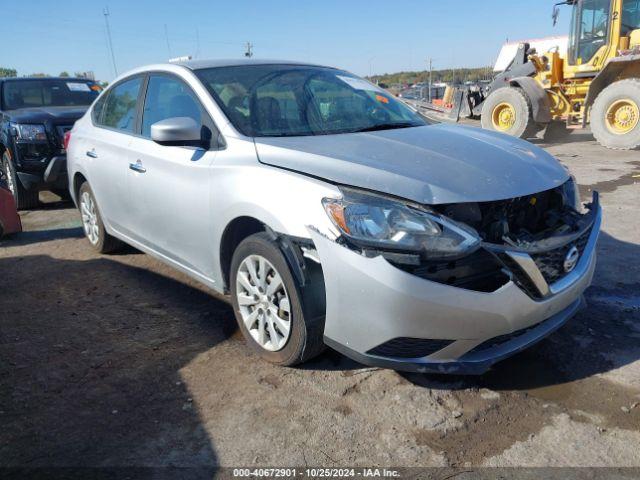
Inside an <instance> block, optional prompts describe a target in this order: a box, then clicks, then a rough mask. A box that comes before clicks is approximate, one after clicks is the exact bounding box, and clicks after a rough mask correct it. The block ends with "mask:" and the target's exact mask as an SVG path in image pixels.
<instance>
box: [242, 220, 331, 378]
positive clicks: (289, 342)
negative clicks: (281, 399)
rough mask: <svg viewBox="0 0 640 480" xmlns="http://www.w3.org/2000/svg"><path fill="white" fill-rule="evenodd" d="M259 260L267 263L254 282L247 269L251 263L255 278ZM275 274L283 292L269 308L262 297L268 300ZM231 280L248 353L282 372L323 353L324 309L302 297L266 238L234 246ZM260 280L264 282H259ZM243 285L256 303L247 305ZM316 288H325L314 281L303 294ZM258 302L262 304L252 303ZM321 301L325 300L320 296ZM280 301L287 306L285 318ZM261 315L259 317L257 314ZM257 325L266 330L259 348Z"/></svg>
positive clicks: (279, 254)
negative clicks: (286, 367) (278, 278)
mask: <svg viewBox="0 0 640 480" xmlns="http://www.w3.org/2000/svg"><path fill="white" fill-rule="evenodd" d="M260 258H262V259H264V260H265V261H266V263H265V264H264V265H265V266H266V268H263V269H262V275H257V277H258V278H256V276H255V275H251V274H250V272H251V270H250V269H248V268H247V265H248V264H249V263H252V264H253V265H254V267H255V270H254V271H255V272H257V273H259V272H260V267H259V262H260ZM265 270H266V274H267V275H266V277H265V275H264V273H265ZM274 272H277V274H279V277H280V279H281V280H282V288H279V289H278V290H276V293H275V296H274V297H275V298H274V299H273V300H272V301H271V302H269V300H267V299H266V298H264V295H265V294H269V289H268V287H269V286H270V285H274V286H275V285H277V284H276V283H275V282H276V280H275V279H276V278H277V277H276V276H275V275H274ZM230 277H231V278H230V287H231V301H232V303H233V309H234V312H235V315H236V320H237V321H238V325H239V327H240V331H241V332H242V335H243V336H244V338H245V340H246V342H247V343H248V345H249V347H250V348H251V350H253V351H254V352H255V353H257V354H258V355H259V356H260V357H262V358H263V359H265V360H267V361H268V362H271V363H275V364H277V365H282V366H292V365H296V364H298V363H302V362H305V361H307V360H309V359H311V358H313V357H315V356H316V355H318V354H319V353H321V352H322V350H323V349H324V342H323V340H322V336H323V333H324V305H322V306H321V307H320V308H319V307H318V305H317V304H316V302H314V300H313V295H308V294H307V295H305V294H303V292H302V291H301V288H300V286H299V285H298V282H296V281H295V280H294V276H293V274H292V273H291V269H290V267H289V264H288V262H287V260H286V258H285V256H284V255H283V253H282V251H281V249H280V247H279V245H278V244H277V243H276V242H275V241H274V240H272V239H271V237H270V236H269V234H267V233H266V232H260V233H256V234H254V235H251V236H249V237H247V238H246V239H244V240H243V241H242V242H241V243H240V245H238V247H237V248H236V250H235V252H234V254H233V259H232V260H231V275H230ZM269 278H271V281H270V282H269ZM261 279H263V282H261V281H260V280H261ZM247 280H248V281H249V285H250V286H251V287H253V290H251V291H253V292H254V295H255V296H254V297H253V298H252V299H251V300H250V301H251V302H254V303H253V304H252V305H248V304H247V303H248V301H249V300H248V299H249V295H247V294H248V293H249V292H250V290H249V289H248V288H246V286H247V284H246V281H247ZM260 285H262V286H261V287H260ZM265 286H266V287H267V288H266V289H265ZM258 288H262V291H261V292H258ZM315 288H324V283H322V286H317V285H314V282H313V281H312V282H311V284H310V285H307V287H305V290H307V289H315ZM316 291H317V290H316ZM258 296H263V298H262V299H261V300H258V301H257V302H256V299H257V298H258ZM322 296H323V298H324V295H322ZM241 299H242V305H241ZM284 299H288V301H289V305H288V308H289V312H288V314H287V312H286V309H287V306H286V304H285V301H284ZM260 309H262V312H263V313H262V314H260V313H259V312H260ZM256 312H257V313H256ZM252 315H254V317H252V318H250V317H251V316H252ZM274 315H278V318H277V319H276V318H275V317H274ZM245 319H247V320H245ZM287 322H288V327H289V328H288V333H286V334H285V329H284V328H282V327H283V326H286V325H287ZM260 324H262V325H263V326H264V330H263V333H262V343H261V337H260V335H261V334H260ZM271 325H274V327H273V328H274V330H272V329H271ZM272 335H273V337H272ZM267 337H268V338H267ZM272 338H276V339H277V341H275V342H274V341H272Z"/></svg>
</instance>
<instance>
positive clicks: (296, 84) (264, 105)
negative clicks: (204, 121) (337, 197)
mask: <svg viewBox="0 0 640 480" xmlns="http://www.w3.org/2000/svg"><path fill="white" fill-rule="evenodd" d="M195 73H196V75H197V76H198V77H199V78H200V80H201V81H202V82H203V83H204V85H205V87H206V88H207V89H208V90H209V92H210V93H211V94H212V95H213V97H214V98H215V100H216V101H217V103H218V105H220V107H221V108H222V109H223V111H224V112H225V114H226V115H227V117H228V118H229V120H231V122H232V123H233V125H234V126H235V127H236V128H237V129H238V130H239V131H240V132H242V133H243V134H244V135H247V136H250V137H284V136H304V135H329V134H336V133H349V132H361V131H373V130H384V129H391V128H405V127H414V126H420V125H426V123H425V121H424V120H423V118H422V117H421V116H420V115H418V114H417V113H415V112H414V111H413V110H411V109H410V108H409V107H407V106H406V105H404V104H403V103H401V102H400V101H398V100H396V99H394V98H393V96H392V95H390V94H389V93H387V92H385V91H384V90H382V89H380V88H378V87H376V86H375V85H372V84H371V83H369V82H367V81H365V80H363V79H361V78H358V77H356V76H354V75H352V74H350V73H347V72H344V71H341V70H335V69H332V68H325V67H310V66H295V65H242V66H233V67H216V68H209V69H203V70H198V71H196V72H195Z"/></svg>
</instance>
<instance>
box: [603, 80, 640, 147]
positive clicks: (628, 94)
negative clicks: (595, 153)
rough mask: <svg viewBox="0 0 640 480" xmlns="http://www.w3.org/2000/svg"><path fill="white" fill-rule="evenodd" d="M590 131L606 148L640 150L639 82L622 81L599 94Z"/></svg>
mask: <svg viewBox="0 0 640 480" xmlns="http://www.w3.org/2000/svg"><path fill="white" fill-rule="evenodd" d="M591 131H592V133H593V136H594V137H595V138H596V140H597V141H598V143H600V145H602V146H603V147H607V148H612V149H614V150H631V149H634V148H638V147H640V79H637V78H629V79H626V80H620V81H618V82H615V83H612V84H611V85H609V86H608V87H607V88H605V89H604V90H602V92H600V94H599V95H598V96H597V97H596V100H595V101H594V102H593V108H592V109H591Z"/></svg>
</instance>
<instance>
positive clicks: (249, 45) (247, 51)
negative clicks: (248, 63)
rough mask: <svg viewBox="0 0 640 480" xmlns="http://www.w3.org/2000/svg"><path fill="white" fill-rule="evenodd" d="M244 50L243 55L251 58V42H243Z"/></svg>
mask: <svg viewBox="0 0 640 480" xmlns="http://www.w3.org/2000/svg"><path fill="white" fill-rule="evenodd" d="M245 47H246V50H245V52H244V56H245V57H248V58H251V57H253V45H252V44H251V42H247V43H246V44H245Z"/></svg>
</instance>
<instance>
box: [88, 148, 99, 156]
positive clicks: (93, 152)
mask: <svg viewBox="0 0 640 480" xmlns="http://www.w3.org/2000/svg"><path fill="white" fill-rule="evenodd" d="M87 157H91V158H98V154H97V153H96V151H95V150H89V151H88V152H87Z"/></svg>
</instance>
